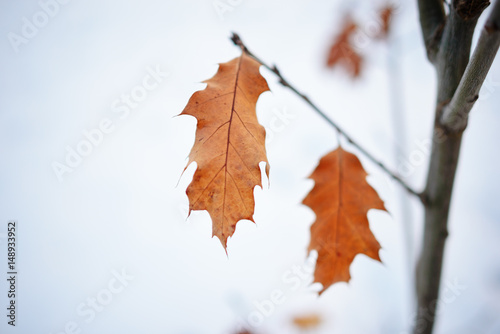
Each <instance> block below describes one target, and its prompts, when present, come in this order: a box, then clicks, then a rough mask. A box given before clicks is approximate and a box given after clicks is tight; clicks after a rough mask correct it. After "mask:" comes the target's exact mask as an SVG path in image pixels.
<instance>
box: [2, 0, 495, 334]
mask: <svg viewBox="0 0 500 334" xmlns="http://www.w3.org/2000/svg"><path fill="white" fill-rule="evenodd" d="M382 4H383V2H382V1H376V2H373V3H372V2H365V1H354V2H352V1H351V2H349V5H346V4H345V3H342V2H341V1H315V2H311V1H296V0H289V1H263V0H251V1H250V0H241V1H236V0H221V1H213V0H191V1H160V0H156V1H154V0H145V1H118V0H110V1H95V0H87V1H77V0H72V1H67V0H65V1H62V0H60V1H59V2H57V1H56V0H41V1H40V2H38V1H33V0H26V1H22V2H19V1H16V2H14V1H5V0H2V1H0V36H3V37H2V38H1V39H0V49H1V52H0V57H1V61H0V73H1V76H0V89H1V92H2V94H1V99H0V179H1V181H0V184H1V186H0V194H1V197H0V256H1V258H0V263H1V268H2V271H3V274H2V275H3V276H2V277H5V276H7V253H6V250H7V245H6V243H7V240H6V231H7V223H8V221H9V220H17V227H18V230H17V233H18V234H17V242H18V250H17V269H18V277H17V303H16V307H17V318H16V327H15V328H12V326H9V325H8V324H7V320H8V318H7V317H6V316H5V315H6V314H7V310H6V309H5V308H6V307H7V305H8V304H7V303H8V302H9V299H8V298H7V291H8V286H7V281H6V280H5V279H2V280H1V283H0V296H1V297H0V305H1V306H2V310H3V311H2V313H1V314H0V315H1V317H0V319H2V320H1V322H0V332H2V333H6V334H10V333H23V334H24V333H43V334H49V333H52V334H55V333H61V332H62V333H89V334H101V333H102V334H104V333H124V334H128V333H131V334H132V333H153V334H154V333H183V334H188V333H189V334H220V333H228V334H229V333H232V332H234V330H235V329H236V328H237V327H238V326H239V325H241V324H246V325H248V326H254V328H253V330H254V332H255V333H267V334H273V333H292V334H293V333H300V332H299V331H298V330H297V329H296V328H294V327H293V325H292V324H291V319H292V318H293V317H294V316H297V315H307V314H319V315H320V316H321V317H322V318H323V319H324V321H323V323H322V325H321V327H319V328H318V329H317V330H316V331H315V332H314V333H341V334H342V333H360V334H361V333H397V334H402V333H407V332H408V329H409V328H410V326H411V324H412V320H413V308H412V285H411V284H412V283H411V279H412V277H413V276H412V275H413V274H412V273H411V272H410V270H412V267H413V265H414V263H412V261H414V258H415V256H416V254H418V249H419V245H420V244H419V240H420V237H421V230H422V223H421V220H422V210H421V207H420V206H419V204H418V203H417V202H416V201H415V200H414V199H410V200H409V202H408V203H409V204H408V205H409V206H410V208H411V209H412V210H411V214H410V215H409V217H407V218H403V217H404V216H403V215H402V214H401V210H400V207H401V206H400V205H401V198H402V197H403V195H402V192H401V189H400V188H399V186H398V185H397V184H395V183H394V182H393V181H392V180H391V179H390V178H389V177H388V176H387V175H386V174H384V173H383V172H382V171H380V170H379V169H378V168H377V166H376V165H374V164H372V163H371V162H370V161H369V160H367V159H365V157H363V156H361V155H360V159H361V161H362V163H363V165H364V167H365V168H366V170H367V171H368V173H369V174H370V176H369V177H368V181H369V182H370V184H371V185H372V186H373V187H374V188H375V189H376V190H377V191H378V193H379V194H380V196H381V197H382V198H383V200H384V201H385V204H386V207H387V208H388V210H389V211H390V212H391V214H387V213H384V212H380V211H375V210H372V211H370V212H369V214H368V216H369V219H370V226H371V228H372V230H373V232H374V234H375V236H376V237H377V239H378V240H379V242H380V244H381V245H382V250H381V252H380V255H381V258H382V261H383V263H384V264H380V263H378V262H375V261H373V260H371V259H368V258H367V257H366V256H358V257H356V259H355V261H354V263H353V265H352V266H351V276H352V280H351V282H350V283H349V284H345V283H339V284H337V285H335V286H333V287H331V288H330V289H328V290H327V291H326V292H325V293H324V294H323V295H322V296H321V297H319V298H318V297H317V293H316V292H317V291H319V289H320V287H319V286H316V285H311V284H310V283H311V281H312V274H311V266H310V262H307V261H306V259H307V253H306V249H307V245H308V242H309V228H310V225H311V224H312V223H313V221H314V214H313V212H312V211H311V210H310V209H309V208H307V207H305V206H303V205H301V204H300V203H301V201H302V199H303V198H304V197H305V195H306V194H307V192H308V191H309V190H310V189H311V188H312V186H313V183H312V181H311V180H308V179H307V177H308V176H309V175H310V173H311V172H312V170H313V169H314V168H315V166H316V165H317V163H318V161H319V159H320V158H321V157H322V156H323V155H324V154H326V153H328V152H329V151H331V150H333V149H335V148H336V147H337V145H338V143H337V137H336V135H335V133H334V132H333V131H332V129H331V128H330V127H329V126H328V125H327V124H326V123H325V122H324V121H322V119H320V118H319V117H318V116H317V115H315V114H314V112H313V111H312V110H311V109H310V108H309V107H308V106H307V105H306V104H305V103H304V102H303V101H301V100H300V99H298V98H297V96H294V95H293V93H291V92H290V91H289V90H287V89H286V88H283V87H282V86H280V85H279V83H278V81H277V79H276V77H275V76H274V75H273V74H272V73H270V72H269V71H266V70H265V69H261V73H262V75H263V76H264V77H265V78H266V79H267V81H268V83H269V86H270V88H271V92H266V93H264V94H263V95H262V96H261V98H260V99H259V102H258V104H257V114H258V117H259V120H260V121H261V123H262V124H263V125H264V126H265V127H266V128H267V132H268V141H267V152H268V158H269V162H270V165H271V174H270V185H269V186H268V184H267V182H264V185H265V186H264V189H263V190H261V189H260V188H258V189H256V190H255V197H256V210H255V216H254V217H255V221H256V224H253V223H251V222H248V221H241V222H239V223H238V225H237V229H236V233H235V234H234V236H233V237H232V238H230V239H229V241H228V253H229V256H226V254H225V252H224V250H223V248H222V247H221V244H220V242H219V240H218V239H217V238H211V221H210V217H209V215H208V214H207V213H206V212H194V213H193V214H192V215H191V217H190V218H189V219H187V220H186V216H187V206H188V200H187V197H186V195H185V189H186V187H187V185H188V184H189V182H190V177H191V176H192V174H193V172H194V167H195V166H194V165H193V166H191V167H190V168H189V169H188V171H187V172H186V173H185V174H184V176H183V177H182V178H181V177H180V176H181V172H182V170H183V168H184V167H185V165H186V163H187V156H188V154H189V151H190V149H191V146H192V144H193V141H194V132H195V124H196V122H195V120H194V118H192V117H188V116H182V117H174V116H175V115H178V114H179V113H180V112H181V111H182V109H183V107H184V106H185V105H186V103H187V101H188V99H189V97H190V96H191V95H192V94H193V92H195V91H196V90H199V89H203V88H204V85H203V84H201V83H200V82H202V81H203V80H206V79H208V78H209V77H211V76H212V75H214V74H215V72H216V71H217V64H218V63H221V62H226V61H229V60H230V59H232V58H234V57H236V56H238V55H239V50H238V48H236V47H235V46H233V45H232V43H231V42H230V40H229V39H228V38H229V36H230V32H231V31H236V32H238V33H239V34H240V36H241V37H242V39H243V40H244V42H245V43H246V44H247V46H248V47H249V48H250V49H251V50H252V51H253V52H254V53H255V54H257V55H258V56H259V57H260V58H262V59H263V60H265V61H267V62H269V63H272V64H277V65H278V66H279V68H280V70H281V72H282V74H283V75H284V76H285V77H286V78H287V79H289V81H290V82H292V83H293V84H295V85H296V86H297V88H298V89H300V90H302V91H303V92H304V93H305V94H306V95H307V96H309V97H310V98H311V99H312V100H313V101H315V102H316V103H317V104H318V105H319V106H320V107H321V108H323V109H324V110H325V111H326V112H327V114H328V115H330V116H331V117H332V118H333V119H335V120H336V121H337V122H338V123H339V124H340V125H341V126H342V127H343V128H345V129H346V130H348V132H349V133H350V134H351V135H352V136H353V137H354V138H356V139H357V140H358V141H359V142H361V143H362V144H363V145H364V146H365V147H366V149H367V150H368V151H370V152H372V154H373V155H374V156H376V157H378V158H379V159H381V160H382V161H384V162H385V163H387V165H389V166H390V167H391V168H392V169H394V170H399V171H402V168H403V167H402V166H406V169H405V171H406V172H405V177H406V180H407V181H408V183H410V184H411V185H412V186H414V187H415V188H417V189H421V188H422V187H423V185H424V180H425V174H426V170H427V164H428V152H427V149H426V147H427V146H426V144H427V143H428V142H429V137H430V134H431V130H432V122H433V109H434V99H435V93H434V91H435V87H436V80H435V74H434V70H433V68H432V67H431V65H430V64H429V63H428V62H427V60H426V57H425V51H424V48H423V46H422V40H421V36H420V31H419V27H418V17H417V13H416V4H415V3H414V1H408V2H402V3H398V10H397V15H396V18H395V22H394V27H393V28H394V30H393V33H392V35H391V40H390V43H389V44H388V43H381V42H373V41H371V40H369V39H367V38H363V33H364V34H365V37H366V35H369V34H370V27H371V24H373V23H374V22H376V19H375V18H376V12H375V10H376V9H378V8H380V7H381V6H382ZM349 10H354V12H355V17H356V18H357V19H358V20H359V21H360V22H363V23H362V35H360V36H361V38H360V39H358V40H357V44H356V47H357V48H358V50H359V52H361V53H362V54H363V55H364V56H365V57H366V64H365V65H366V67H365V71H364V73H363V75H362V77H361V78H359V79H358V80H354V81H353V80H351V79H350V78H349V76H348V75H347V74H346V73H345V72H344V71H342V70H327V69H325V67H324V63H325V57H326V52H327V50H328V46H329V43H330V42H331V40H332V38H333V36H334V35H335V33H336V32H338V29H339V27H340V25H341V22H342V17H343V16H344V15H345V13H346V12H348V11H349ZM476 37H477V36H476ZM390 70H392V71H393V72H395V74H394V75H392V76H390V75H389V73H390ZM499 70H500V64H499V62H498V61H495V63H494V64H493V67H492V70H491V73H490V74H489V76H488V78H487V80H486V84H485V87H484V88H483V90H482V95H481V97H480V100H479V101H478V103H477V104H476V106H475V107H474V110H473V112H472V116H471V120H470V124H469V128H468V129H467V131H466V134H465V137H464V143H463V147H462V152H461V162H460V165H459V168H458V174H457V183H456V187H455V189H454V197H453V202H452V211H451V217H450V237H449V239H448V244H447V247H446V254H445V255H446V262H445V266H444V273H443V279H442V282H443V296H442V297H441V299H440V303H441V306H442V308H441V310H442V311H441V312H440V319H439V321H438V323H437V330H436V333H441V334H445V333H454V334H461V333H463V334H466V333H481V334H483V333H484V334H493V333H499V332H500V322H499V321H498V314H499V312H500V302H499V300H500V263H499V262H498V258H499V255H500V246H499V245H500V243H499V240H500V224H499V223H500V222H499V220H500V206H498V198H499V196H500V190H499V188H500V178H499V176H498V171H499V170H500V157H499V155H498V147H497V143H498V142H499V141H500V132H499V131H498V128H497V126H498V124H500V114H499V112H498V111H499V110H498V106H499V104H500V71H499ZM398 78H399V79H398ZM391 80H400V83H398V84H396V86H397V88H398V91H394V90H390V89H389V87H390V85H391ZM391 94H398V96H400V97H401V99H402V101H403V105H402V109H403V110H402V112H404V115H405V119H406V122H405V124H400V126H401V127H403V130H404V133H405V134H406V137H407V141H408V145H406V147H404V145H402V144H401V141H400V139H398V138H397V137H396V135H395V131H394V124H393V119H392V116H391V115H392V114H391ZM127 96H132V100H127ZM134 96H135V97H134ZM392 96H393V95H392ZM273 124H274V125H273ZM276 124H277V125H278V126H276ZM343 146H344V147H345V149H347V150H349V151H352V152H355V153H357V151H356V149H355V148H354V147H352V146H350V145H349V144H348V143H343ZM396 150H399V151H400V152H402V157H400V159H399V160H398V161H396V159H395V153H394V152H395V151H396ZM78 152H84V153H83V154H79V153H78ZM405 229H406V230H408V229H410V232H411V234H412V235H413V242H412V243H410V244H409V243H408V241H407V240H406V239H405V237H404V236H405V232H404V231H405ZM408 250H410V252H409V251H408ZM312 256H314V254H313V255H312ZM310 261H314V258H312V259H310ZM276 291H278V292H276ZM276 293H278V294H280V293H281V295H282V298H281V299H280V301H281V302H280V303H279V305H277V304H274V303H273V304H272V307H271V306H269V302H267V303H266V301H269V300H270V299H271V297H272V295H273V294H276ZM263 305H264V306H263ZM266 305H267V306H266ZM262 308H264V309H262ZM252 324H253V325H252ZM311 333H313V332H311Z"/></svg>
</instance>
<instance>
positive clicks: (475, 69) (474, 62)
mask: <svg viewBox="0 0 500 334" xmlns="http://www.w3.org/2000/svg"><path fill="white" fill-rule="evenodd" d="M499 46H500V1H498V0H497V1H496V3H495V5H494V7H493V9H492V11H491V14H490V16H489V18H488V21H487V22H486V24H485V26H484V28H483V30H482V32H481V36H480V37H479V41H478V43H477V46H476V49H475V50H474V54H473V55H472V59H471V61H470V63H469V64H468V65H467V68H466V70H465V73H464V75H463V76H462V79H461V81H460V84H459V85H458V88H457V90H456V91H455V94H454V95H453V98H452V99H451V102H450V103H449V104H448V105H447V106H446V107H445V108H444V111H443V116H442V119H441V124H443V125H444V126H445V127H446V128H447V129H448V130H450V131H463V130H464V129H465V128H466V127H467V120H468V115H469V112H470V111H471V109H472V107H473V106H474V103H475V102H476V100H477V99H478V98H479V90H480V89H481V86H482V85H483V82H484V80H485V79H486V75H487V74H488V71H489V70H490V68H491V64H492V63H493V60H494V59H495V56H496V54H497V51H498V48H499Z"/></svg>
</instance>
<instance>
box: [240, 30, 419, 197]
mask: <svg viewBox="0 0 500 334" xmlns="http://www.w3.org/2000/svg"><path fill="white" fill-rule="evenodd" d="M231 40H232V41H233V43H234V44H235V45H237V46H239V47H241V49H242V51H243V52H245V53H247V54H248V55H249V56H251V57H253V58H254V59H255V60H257V61H258V62H259V63H260V64H261V65H262V66H264V67H265V68H267V69H268V70H270V71H271V72H273V73H274V74H276V76H277V77H278V78H279V82H280V83H281V84H282V85H283V86H285V87H288V88H289V89H290V90H292V91H293V92H294V93H295V94H296V95H297V96H299V97H300V98H301V99H303V100H304V101H305V102H306V103H307V104H309V106H311V108H312V109H313V110H314V111H316V113H317V114H318V115H320V116H321V117H322V118H323V119H324V120H325V121H326V122H327V123H328V124H329V125H331V126H332V127H333V128H334V129H335V130H337V132H338V133H340V134H342V136H344V138H345V139H347V141H348V142H349V143H351V144H352V145H353V146H354V147H356V148H357V149H358V150H359V151H360V152H361V153H363V154H364V155H365V156H366V157H367V158H368V159H370V160H371V161H372V162H373V163H374V164H376V165H377V166H379V167H380V168H381V169H382V170H383V171H384V172H386V173H387V174H388V175H389V176H390V177H392V178H393V179H394V180H396V181H397V182H398V183H399V184H400V185H401V186H402V187H403V188H405V189H406V190H407V191H408V192H409V193H410V194H412V195H415V196H417V197H418V198H420V199H421V200H423V197H422V196H421V194H420V193H419V192H417V191H415V190H414V189H413V188H412V187H410V186H409V185H408V184H406V182H404V181H403V180H402V179H401V178H400V177H399V176H398V175H396V174H395V173H394V172H392V171H391V170H389V169H388V168H387V167H386V166H385V165H384V164H383V163H382V162H380V161H379V160H377V159H375V157H373V155H371V154H370V153H369V152H368V151H367V150H365V149H364V148H363V147H362V146H361V145H360V144H358V143H357V142H356V141H355V140H354V139H352V137H351V136H350V135H349V134H347V133H346V132H345V131H344V130H343V129H342V128H341V127H340V126H339V125H338V124H337V123H335V122H334V121H333V120H332V119H331V118H330V117H328V116H327V115H326V114H325V113H324V112H323V111H321V109H319V108H318V106H316V105H315V104H314V103H313V102H312V101H311V100H309V98H308V97H307V96H305V95H304V94H302V93H301V92H299V91H298V90H297V89H296V88H295V87H294V86H292V85H291V84H290V83H289V82H288V81H287V80H286V79H285V78H283V76H282V75H281V73H280V71H279V70H278V68H277V67H276V66H275V65H274V66H272V67H271V66H269V65H267V64H266V63H264V62H263V61H262V60H260V59H259V58H258V57H257V56H255V55H254V54H253V53H252V52H250V50H248V48H247V47H246V46H245V44H243V41H242V40H241V38H240V36H238V34H236V33H233V35H232V36H231Z"/></svg>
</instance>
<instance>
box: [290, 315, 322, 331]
mask: <svg viewBox="0 0 500 334" xmlns="http://www.w3.org/2000/svg"><path fill="white" fill-rule="evenodd" d="M292 321H293V324H294V325H295V326H297V327H298V328H300V329H304V330H305V329H310V328H316V327H318V326H319V325H321V322H322V320H321V317H320V316H319V315H318V314H308V315H302V316H296V317H294V318H293V320H292Z"/></svg>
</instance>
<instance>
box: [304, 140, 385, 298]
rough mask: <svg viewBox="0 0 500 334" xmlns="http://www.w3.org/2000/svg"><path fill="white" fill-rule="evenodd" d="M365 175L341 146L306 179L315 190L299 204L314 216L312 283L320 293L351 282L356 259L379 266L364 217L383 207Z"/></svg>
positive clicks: (358, 164) (311, 245) (311, 243)
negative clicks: (319, 287)
mask: <svg viewBox="0 0 500 334" xmlns="http://www.w3.org/2000/svg"><path fill="white" fill-rule="evenodd" d="M366 176H367V173H366V172H365V170H364V169H363V166H361V163H360V161H359V160H358V158H357V157H356V156H355V155H354V154H352V153H349V152H347V151H344V150H343V149H342V148H341V147H339V148H338V149H336V150H335V151H332V152H330V153H328V154H327V155H325V156H324V157H323V158H321V160H320V162H319V165H318V167H316V169H315V170H314V172H313V173H312V174H311V176H310V178H311V179H313V180H314V181H315V185H314V188H313V189H312V190H311V191H310V192H309V194H308V195H307V196H306V198H305V199H304V201H303V203H304V204H305V205H307V206H309V207H310V208H311V209H312V210H313V211H314V213H315V214H316V221H315V222H314V224H313V225H312V226H311V242H310V244H309V251H311V250H313V249H315V250H317V251H318V259H317V261H316V269H315V272H314V281H315V282H319V283H321V284H323V290H321V292H320V294H321V293H323V292H324V291H325V290H326V289H327V288H328V287H329V286H330V285H332V284H334V283H336V282H340V281H344V282H348V281H349V279H350V278H351V276H350V274H349V266H350V265H351V263H352V261H353V260H354V257H355V256H356V255H357V254H366V255H367V256H369V257H371V258H373V259H375V260H378V261H380V258H379V255H378V252H379V249H380V245H379V243H378V242H377V240H376V239H375V237H374V236H373V234H372V232H371V231H370V228H369V225H368V219H367V216H366V215H367V213H368V210H370V209H379V210H385V207H384V203H383V202H382V200H381V199H380V197H379V196H378V195H377V193H376V192H375V190H374V189H373V188H372V187H371V186H370V185H369V184H368V183H367V182H366Z"/></svg>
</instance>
